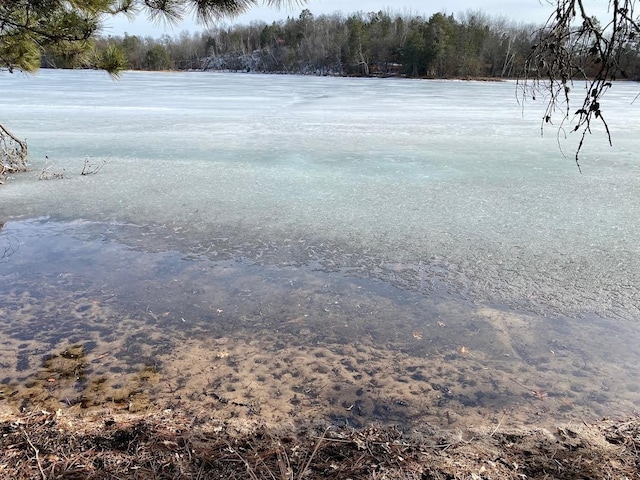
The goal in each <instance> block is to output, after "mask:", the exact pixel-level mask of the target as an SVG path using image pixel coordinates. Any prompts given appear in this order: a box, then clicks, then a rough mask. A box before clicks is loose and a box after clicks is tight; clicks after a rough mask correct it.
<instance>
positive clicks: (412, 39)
mask: <svg viewBox="0 0 640 480" xmlns="http://www.w3.org/2000/svg"><path fill="white" fill-rule="evenodd" d="M540 28H541V27H540V26H536V25H525V24H516V23H514V22H511V21H509V20H508V19H505V18H494V17H489V16H487V15H484V14H483V13H481V12H467V13H466V14H463V15H459V16H458V17H454V16H453V15H447V14H444V13H436V14H434V15H432V16H431V17H429V18H428V19H426V18H423V17H421V16H408V15H399V14H391V13H389V12H384V11H380V12H370V13H363V12H359V13H355V14H351V15H349V16H344V15H343V14H340V13H336V14H333V15H320V16H314V15H313V13H311V12H310V11H309V10H304V11H302V13H301V14H300V15H299V17H298V18H288V19H287V20H283V21H280V22H274V23H272V24H266V23H264V22H254V23H251V24H250V25H234V26H224V27H222V26H221V27H215V28H211V29H209V30H207V31H204V32H199V33H195V34H191V33H188V32H183V33H182V34H180V35H179V36H177V37H170V36H168V35H163V36H162V37H160V38H159V39H153V38H149V37H147V38H142V37H139V36H135V35H125V36H124V37H108V38H102V39H100V40H98V42H97V45H96V50H97V52H98V53H100V52H102V51H105V50H106V49H107V48H113V47H117V48H118V49H119V50H120V51H121V52H122V54H123V55H124V58H125V60H126V64H128V67H129V68H131V69H135V70H170V69H176V70H194V69H201V70H207V69H209V70H232V71H254V72H269V73H276V72H278V73H302V74H321V75H363V76H370V75H380V76H384V75H405V76H410V77H437V78H454V77H455V78H461V77H517V76H519V75H520V74H522V72H523V70H524V66H525V60H526V58H527V56H528V54H529V53H530V52H531V49H532V47H533V45H534V42H535V38H536V37H537V32H539V30H540ZM638 51H639V49H638V48H637V45H630V47H629V51H628V52H626V54H625V57H624V61H625V63H626V71H627V72H628V76H629V77H631V78H638V77H640V56H639V55H638ZM51 65H55V66H64V59H56V58H55V57H54V56H52V55H48V56H47V57H46V59H45V62H44V65H43V66H51ZM585 65H587V67H588V62H585ZM587 74H588V71H587Z"/></svg>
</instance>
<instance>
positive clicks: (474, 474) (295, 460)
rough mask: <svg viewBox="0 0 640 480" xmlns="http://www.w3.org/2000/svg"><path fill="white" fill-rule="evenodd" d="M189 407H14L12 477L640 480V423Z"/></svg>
mask: <svg viewBox="0 0 640 480" xmlns="http://www.w3.org/2000/svg"><path fill="white" fill-rule="evenodd" d="M205 418H206V415H205V416H203V417H201V418H198V417H192V416H184V415H182V414H181V412H180V411H179V410H175V411H174V410H165V411H162V412H146V413H144V414H137V415H131V414H127V415H113V414H111V413H110V412H109V411H108V410H105V411H104V412H103V413H102V414H98V415H93V416H91V417H87V416H82V415H74V414H70V413H69V412H65V413H60V412H58V413H49V412H46V411H33V412H23V413H21V414H19V415H11V414H7V413H6V412H5V414H4V415H3V416H2V419H1V421H0V429H1V430H2V432H3V435H2V437H1V438H0V447H2V448H1V452H2V453H0V466H1V469H2V472H3V475H6V476H7V477H10V478H15V479H17V480H20V479H27V478H53V477H56V478H57V477H58V476H69V475H71V476H73V478H80V477H81V478H107V477H108V478H112V477H115V476H117V477H118V478H142V477H144V478H151V477H153V478H174V479H186V478H222V477H223V476H224V477H225V478H253V479H257V478H283V479H284V478H329V477H331V478H347V477H348V478H362V479H364V478H378V476H382V477H383V478H398V479H413V478H435V479H444V478H502V479H520V478H541V477H543V476H549V475H551V476H554V477H555V478H601V477H604V476H606V477H608V478H632V477H634V476H635V475H637V473H638V471H637V466H636V465H637V464H638V462H639V461H640V455H639V454H638V451H640V448H639V447H640V421H638V419H637V418H634V419H621V420H618V421H612V420H602V421H600V422H597V423H593V424H587V423H582V424H578V423H573V424H569V425H559V426H557V427H556V429H555V430H546V429H542V428H536V427H533V426H532V427H523V428H517V429H514V428H511V427H508V426H506V425H507V424H508V415H507V414H505V415H504V416H503V418H502V420H503V421H504V423H502V421H501V423H500V424H498V425H497V426H490V427H482V426H481V427H477V428H469V429H465V430H455V431H448V430H442V429H434V428H431V427H429V426H425V427H424V428H423V429H422V430H413V431H411V432H403V431H400V430H398V429H396V428H393V427H386V428H385V427H379V426H376V425H370V426H367V427H365V428H361V429H353V428H351V427H349V426H341V427H340V426H331V425H327V424H325V423H322V422H316V421H314V420H313V419H309V420H307V421H300V422H296V423H295V424H282V425H278V426H273V425H265V424H262V423H260V422H259V421H256V422H253V423H248V422H234V421H226V422H222V421H215V420H213V421H210V420H209V421H207V420H205Z"/></svg>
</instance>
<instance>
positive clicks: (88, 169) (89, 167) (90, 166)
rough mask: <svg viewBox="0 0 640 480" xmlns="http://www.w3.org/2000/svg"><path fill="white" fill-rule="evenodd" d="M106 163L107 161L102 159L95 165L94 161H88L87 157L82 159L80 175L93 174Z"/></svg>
mask: <svg viewBox="0 0 640 480" xmlns="http://www.w3.org/2000/svg"><path fill="white" fill-rule="evenodd" d="M106 164H107V161H106V160H103V161H102V163H101V164H99V165H96V164H95V163H91V162H89V159H88V158H87V159H85V161H84V166H83V167H82V172H80V175H95V174H96V173H98V172H99V171H100V170H102V167H104V166H105V165H106Z"/></svg>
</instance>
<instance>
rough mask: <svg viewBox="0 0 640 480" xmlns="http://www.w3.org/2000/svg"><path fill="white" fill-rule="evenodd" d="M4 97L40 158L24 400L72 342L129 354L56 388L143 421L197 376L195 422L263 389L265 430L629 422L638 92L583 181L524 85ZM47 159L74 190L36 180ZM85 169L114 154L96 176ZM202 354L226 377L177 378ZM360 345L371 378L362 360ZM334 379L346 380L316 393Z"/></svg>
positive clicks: (617, 99) (278, 82) (19, 319)
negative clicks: (501, 421)
mask: <svg viewBox="0 0 640 480" xmlns="http://www.w3.org/2000/svg"><path fill="white" fill-rule="evenodd" d="M0 86H1V87H2V89H3V91H4V92H5V95H3V98H2V104H1V108H2V114H3V115H2V117H3V120H2V121H3V122H4V123H5V124H6V125H7V126H9V127H10V128H11V130H12V131H14V132H15V133H16V134H18V135H19V136H21V137H26V139H27V141H28V143H29V148H30V157H31V161H32V167H33V170H32V172H30V173H27V174H23V175H19V176H16V177H15V179H13V180H12V181H11V182H9V183H8V184H6V185H4V186H3V187H2V189H1V190H0V222H5V226H4V229H3V230H2V231H1V232H2V234H1V235H0V242H1V243H0V254H1V253H2V252H3V251H6V252H7V254H5V256H4V259H3V260H2V261H0V278H2V279H3V282H2V284H3V286H2V287H0V293H1V294H2V298H3V300H0V310H1V311H2V314H3V317H4V318H5V320H4V324H3V326H2V330H3V333H4V335H6V338H7V341H6V342H5V353H4V354H3V355H4V356H5V357H6V361H5V359H3V365H5V368H6V370H7V372H6V376H5V379H4V380H3V385H6V387H5V390H4V393H2V392H1V391H0V395H4V396H5V397H6V399H7V401H9V399H11V398H25V397H26V396H28V395H26V394H25V393H24V391H23V390H21V388H22V387H21V385H23V384H33V382H34V380H32V379H33V378H36V379H39V380H38V381H40V383H41V384H44V385H45V387H51V385H56V386H57V385H59V381H60V378H59V377H60V376H61V373H60V368H58V370H55V369H54V370H52V369H51V358H50V357H51V355H56V354H60V352H64V351H66V350H65V348H68V346H69V345H77V344H80V345H83V346H84V350H83V352H85V353H86V354H87V355H94V356H95V355H97V356H100V355H102V354H103V353H105V352H106V351H107V349H108V351H109V352H114V353H112V354H111V355H110V356H109V357H106V356H105V357H100V358H94V359H93V360H91V361H88V362H81V363H83V365H84V364H85V363H86V366H88V368H85V367H86V366H85V367H83V372H84V373H83V375H82V378H83V379H85V377H86V379H85V380H82V381H80V379H79V377H80V376H78V375H75V376H74V375H71V380H70V383H69V385H67V386H66V388H68V389H72V390H75V391H80V392H81V394H80V396H79V397H78V398H80V397H83V398H84V400H82V401H78V402H75V401H70V400H69V394H68V392H66V390H65V389H64V388H62V387H60V389H61V390H60V391H59V392H57V393H56V392H52V388H45V390H46V391H47V392H48V393H47V395H45V397H47V398H49V397H51V398H57V399H58V401H64V402H66V404H69V405H71V404H73V405H76V404H78V403H82V404H87V403H91V404H92V405H94V404H95V405H98V404H100V402H101V401H102V400H100V398H102V397H100V395H97V394H96V391H98V390H100V392H101V395H103V397H104V398H107V399H111V400H110V401H115V400H114V398H119V399H120V400H122V401H123V402H124V403H127V402H125V399H129V400H127V401H128V405H129V407H130V406H131V403H132V402H131V401H130V399H131V398H134V397H136V395H141V394H142V393H144V395H146V398H148V400H149V401H150V402H152V403H153V402H160V400H159V399H160V398H163V399H164V400H165V401H166V397H167V396H168V397H173V398H175V396H176V394H175V392H176V391H177V390H179V389H178V387H177V386H176V385H180V388H181V389H183V390H184V391H185V392H189V393H188V394H187V393H184V394H181V396H180V398H181V399H182V401H183V402H185V403H188V404H189V405H201V406H202V408H210V405H209V406H208V407H207V402H210V403H211V402H213V403H214V404H215V403H216V401H218V403H219V398H218V397H222V396H224V398H225V399H230V398H231V399H232V401H231V405H235V407H236V408H239V409H240V410H242V409H243V408H244V407H242V405H248V404H249V403H250V402H248V401H247V400H246V397H247V395H249V397H251V395H254V396H255V397H256V398H257V400H255V402H256V403H261V404H262V405H263V407H264V408H262V409H260V412H259V414H260V415H263V416H264V415H266V413H265V412H266V411H270V412H274V411H277V412H280V414H282V415H285V413H286V414H289V415H293V414H296V415H298V414H299V415H303V414H305V412H307V413H308V411H315V410H313V409H316V410H317V412H316V413H317V414H319V415H327V416H330V417H331V418H335V419H336V421H349V422H351V423H357V422H362V421H364V420H363V419H378V420H380V419H382V420H389V421H407V419H408V420H411V421H439V422H443V423H447V424H451V423H455V422H458V421H465V422H466V423H469V422H483V421H484V422H487V421H488V422H491V421H495V419H496V415H497V416H498V418H499V416H500V414H501V412H503V411H506V410H507V409H509V411H512V412H513V411H515V410H517V411H518V412H520V413H521V418H519V420H520V421H540V411H544V412H545V413H546V415H547V416H548V418H550V419H551V418H553V419H557V418H561V417H566V418H578V417H580V416H584V415H603V414H609V413H612V412H613V413H616V414H618V413H619V414H628V413H630V412H633V410H634V409H635V405H636V403H637V401H638V400H639V398H638V391H639V388H640V387H638V385H637V382H636V380H635V378H637V374H638V371H637V365H639V364H640V363H638V357H639V356H640V351H639V350H638V348H637V346H636V345H638V327H637V325H638V320H639V319H640V292H639V291H638V290H639V287H640V278H639V277H640V255H639V254H640V242H639V240H640V223H639V222H638V218H640V215H639V213H640V212H639V208H638V205H639V203H640V202H638V198H640V196H639V194H640V176H639V175H638V173H639V172H640V162H639V161H638V159H637V155H636V153H637V151H638V146H639V144H638V142H639V140H638V138H640V136H639V134H640V122H639V120H638V118H640V117H638V116H637V115H635V114H636V109H637V108H638V107H637V105H636V104H632V103H631V102H632V100H633V98H634V97H635V95H636V93H637V92H636V85H635V84H619V85H616V86H615V89H614V90H613V91H612V92H611V94H610V95H609V102H610V103H609V111H608V116H607V119H608V121H609V125H610V127H611V129H612V131H613V134H614V138H613V140H614V146H613V147H609V146H608V145H607V144H606V138H605V136H604V133H603V132H602V131H601V129H600V128H595V129H594V131H595V134H594V136H593V137H590V138H589V139H588V142H587V146H586V147H585V150H584V153H583V156H582V162H581V164H582V174H581V173H579V171H578V169H577V168H576V166H575V163H574V162H573V159H572V154H571V152H572V151H573V150H572V149H573V148H574V147H575V142H576V141H577V139H576V138H573V137H571V136H569V138H568V139H567V140H565V139H560V142H559V138H558V137H557V136H556V131H554V130H547V131H546V132H545V136H544V137H540V135H539V117H540V114H541V108H542V106H541V105H540V104H536V103H530V104H527V105H525V108H524V110H523V108H522V106H521V105H519V104H518V102H517V98H516V96H517V86H516V85H515V83H512V82H501V83H482V82H452V81H412V80H398V79H385V80H380V79H343V78H317V77H308V78H307V77H290V76H257V75H256V76H254V75H240V74H211V73H171V74H169V73H162V74H153V73H126V74H125V75H124V76H123V78H122V80H120V81H117V82H114V81H112V80H110V79H109V78H108V77H107V76H106V75H104V74H101V73H99V72H56V71H53V72H52V71H43V72H41V73H40V74H38V75H37V76H35V77H25V76H20V75H8V74H3V75H2V76H1V77H0ZM559 143H560V145H561V146H562V148H563V149H564V151H566V152H568V155H569V157H568V158H565V157H563V156H562V154H561V152H560V149H559V145H558V144H559ZM45 156H47V157H48V160H47V162H48V163H47V165H50V166H51V168H53V169H55V170H56V171H62V169H64V172H65V176H66V177H67V178H66V179H64V180H50V181H38V179H37V178H38V175H39V174H40V171H41V170H42V168H44V166H45V160H44V159H45ZM86 158H89V159H90V161H91V162H92V163H96V164H98V163H100V162H102V161H106V162H107V164H106V166H105V167H104V168H103V170H101V171H100V172H99V173H98V174H97V175H89V176H81V175H80V171H81V170H82V166H83V164H84V161H85V159H86ZM107 346H108V347H107ZM231 346H233V348H231ZM247 348H248V349H249V350H247ZM252 348H253V349H254V350H255V351H254V350H251V349H252ZM349 348H355V350H353V351H351V350H349V351H347V350H348V349H349ZM292 349H293V350H292ZM318 349H321V350H318ZM345 349H347V350H345ZM367 349H369V350H367ZM294 350H295V354H294V353H292V352H293V351H294ZM265 351H266V352H270V353H269V355H268V356H269V357H271V358H272V359H273V358H276V357H278V355H282V361H281V362H277V363H278V364H281V365H285V366H283V367H282V368H283V369H284V370H283V371H282V372H281V373H280V374H278V375H280V377H279V378H276V377H277V375H276V376H274V379H275V380H276V383H280V384H282V385H289V387H290V390H291V392H293V393H291V392H289V396H287V394H286V393H285V394H282V395H281V397H282V398H283V400H282V403H283V404H286V405H287V408H284V407H283V406H282V404H276V403H269V402H273V398H276V397H277V396H276V395H275V393H274V392H275V391H271V390H269V388H272V387H273V385H271V384H269V382H266V381H261V380H255V379H256V378H258V379H260V378H263V377H265V375H266V376H269V375H271V374H272V373H273V371H276V370H277V367H274V366H273V365H270V366H269V368H266V367H264V368H266V370H265V371H261V372H257V370H255V368H257V367H256V366H255V364H253V363H251V362H249V363H247V361H248V360H247V359H249V358H253V357H254V356H256V355H261V354H264V352H265ZM100 352H102V353H100ZM115 352H117V353H115ZM189 352H199V356H198V358H199V359H200V362H204V364H205V365H209V366H211V365H214V366H215V365H217V364H216V362H219V361H224V362H226V363H224V366H220V365H218V366H216V367H215V370H216V372H217V373H216V375H213V373H211V374H210V376H206V375H205V376H203V375H204V374H203V373H202V372H203V371H204V370H203V368H202V365H200V367H199V368H198V369H197V371H191V372H190V373H184V370H185V369H187V370H188V368H187V365H190V364H194V362H196V360H195V359H194V358H192V355H193V354H192V353H189ZM234 352H236V353H235V354H234ZM252 352H253V353H252ZM85 353H83V355H84V354H85ZM374 353H375V354H374ZM47 355H48V357H47ZM227 355H228V356H227ZM359 355H360V356H362V362H361V363H362V364H363V365H364V364H367V363H369V364H370V365H374V364H375V365H377V367H376V369H378V370H376V371H377V373H376V371H366V368H365V367H363V366H358V365H351V363H349V365H351V366H350V367H349V366H347V367H344V365H345V363H344V362H345V359H349V358H351V359H357V358H360V357H359ZM67 356H68V355H67ZM398 356H401V357H402V358H401V359H400V360H399V357H398ZM45 357H46V358H45ZM235 357H238V358H237V359H236V360H234V361H229V360H228V359H229V358H232V359H233V358H235ZM56 358H66V357H65V356H64V355H63V356H62V357H56ZM104 358H113V363H107V364H105V363H104V360H103V359H104ZM287 358H293V359H296V358H297V359H298V360H297V361H294V360H292V361H288V360H286V359H287ZM29 359H31V360H29ZM319 359H322V362H323V363H322V362H321V363H322V365H320V366H316V367H317V368H316V367H313V365H316V363H317V362H319V361H320V360H319ZM180 362H182V363H180ZM243 362H244V363H243ZM265 362H266V361H263V362H262V363H258V365H263V366H264V365H267V364H268V362H266V363H265ZM196 363H197V362H196ZM249 364H250V365H249ZM176 365H182V366H181V367H180V368H181V370H180V371H181V372H183V373H181V374H178V373H177V372H178V367H177V366H176ZM292 365H293V366H292ZM296 365H297V366H296ZM336 365H342V367H341V368H343V367H344V368H346V371H345V372H342V373H340V374H339V373H336V372H333V374H331V372H332V369H335V368H336ZM394 365H395V367H394ZM398 365H401V366H402V367H401V368H400V371H397V370H398V368H399V367H398ZM150 366H151V367H152V369H153V372H154V375H155V376H156V377H157V378H156V377H153V378H154V379H155V381H152V380H153V379H151V380H150V379H149V378H147V377H148V375H146V374H144V375H143V374H141V373H140V372H143V373H144V372H146V371H147V370H146V369H148V368H149V367H150ZM17 367H20V368H17ZM74 368H76V370H77V366H76V367H74ZM211 368H213V367H211ZM296 368H297V369H299V370H300V371H299V372H298V375H297V376H294V375H293V373H291V372H294V373H295V371H296ZM394 368H395V370H394ZM43 369H44V370H43ZM287 369H288V370H287ZM292 369H293V370H292ZM314 369H315V370H314ZM363 369H364V370H363ZM62 370H64V369H62ZM325 370H326V372H325ZM352 370H353V371H352ZM360 370H362V371H360ZM374 370H375V369H374ZM16 371H17V372H18V373H15V372H16ZM52 371H53V372H54V373H52ZM12 372H13V373H12ZM20 372H22V373H20ZM323 372H324V373H323ZM354 372H355V373H354ZM351 373H353V375H355V376H356V377H357V376H360V378H356V380H353V379H351V378H350V377H349V378H347V377H346V376H345V375H348V374H351ZM134 374H135V375H138V376H140V375H142V376H143V377H144V378H145V382H148V383H149V385H147V386H146V387H140V386H139V385H138V384H139V382H138V383H136V382H137V380H136V379H135V378H134V379H132V377H131V375H134ZM51 375H53V376H54V377H55V378H53V380H58V383H56V382H55V381H51V382H49V380H51V378H52V377H51ZM119 375H120V376H122V375H124V376H123V377H122V378H120V376H119ZM127 375H128V376H127ZM211 375H213V377H215V378H213V377H212V376H211ZM274 375H275V374H274ZM283 375H284V376H285V377H286V376H287V375H289V376H290V382H289V383H287V382H283V380H282V378H283ZM331 375H333V377H331ZM318 376H319V377H318ZM76 377H78V378H76ZM89 378H94V379H95V378H99V379H101V381H100V382H99V383H98V385H99V388H98V387H96V386H95V385H93V384H92V383H91V381H90V380H89ZM104 378H109V381H106V380H104ZM136 378H138V377H136ZM234 378H237V379H238V381H233V379H234ZM247 378H253V379H254V381H253V383H254V384H256V385H260V386H262V390H260V389H258V388H257V387H255V386H254V387H251V388H252V390H251V391H252V392H253V393H251V394H248V393H247V387H246V383H243V381H240V380H246V379H247ZM286 378H289V377H286ZM318 378H322V379H323V380H322V382H323V384H324V385H332V387H331V388H329V387H326V388H325V390H323V392H324V393H320V392H316V391H315V390H313V389H312V388H310V387H305V385H306V384H305V382H307V384H309V385H316V384H317V383H318V381H319V380H318ZM177 379H180V380H177ZM301 379H304V381H303V380H301ZM427 379H428V380H427ZM30 382H31V383H30ZM47 382H49V383H50V384H51V385H48V384H47ZM154 382H155V383H154ZM353 382H355V383H356V386H358V385H359V386H358V388H356V387H355V386H354V387H353V392H352V391H350V390H349V388H348V386H349V385H351V384H352V383H353ZM385 382H386V383H385ZM249 383H251V382H249ZM124 384H127V385H131V384H135V385H136V387H135V388H129V389H125V390H126V392H125V393H121V394H119V396H118V395H116V394H115V393H114V392H115V391H118V390H119V391H123V385H124ZM166 384H170V385H172V386H171V387H166ZM422 384H424V385H422ZM92 385H93V386H92ZM421 385H422V386H421ZM107 387H108V388H107ZM214 387H215V388H217V389H222V391H224V395H222V394H220V393H215V395H212V394H211V392H210V391H209V393H208V394H207V389H209V390H211V389H212V388H214ZM33 388H36V387H35V386H34V385H32V386H31V387H28V386H27V393H29V392H31V393H30V394H31V397H30V398H33V396H34V394H33V391H32V390H33ZM109 388H111V390H109ZM215 388H214V389H215ZM29 389H31V390H29ZM96 389H97V390H96ZM203 389H204V390H205V393H204V394H203V393H202V390H203ZM283 389H284V387H283ZM89 390H90V391H92V392H93V396H92V395H89V394H88V393H87V392H88V391H89ZM62 391H65V392H66V393H65V397H64V399H62V400H60V398H62V393H61V392H62ZM216 391H218V390H216ZM327 391H331V392H334V393H332V394H331V395H330V394H328V393H326V392H327ZM14 392H19V393H14ZM141 392H142V393H141ZM196 392H199V393H198V394H197V395H196ZM256 392H261V393H256ZM335 392H338V393H335ZM358 392H360V394H359V395H357V393H358ZM363 392H364V393H363ZM367 392H369V395H368V394H367ZM371 392H374V393H375V395H374V393H371ZM394 392H395V393H394ZM281 393H282V392H281ZM12 395H13V397H12ZM198 395H200V397H202V395H204V398H200V397H198ZM234 395H235V396H234ZM291 395H293V396H291ZM349 395H351V397H353V398H351V397H350V396H349ZM187 397H188V398H189V400H188V402H187V400H185V399H186V398H187ZM196 397H198V398H196ZM369 397H371V398H369ZM89 398H91V399H92V400H91V401H89V400H88V399H89ZM136 398H137V397H136ZM267 398H269V400H267ZM277 398H280V397H277ZM418 398H420V399H422V400H420V401H418V400H417V399H418ZM65 399H66V400H65ZM470 399H473V400H470ZM49 400H51V399H50V398H49ZM43 401H44V400H43ZM234 402H235V403H234ZM301 402H302V403H301ZM305 402H306V403H305ZM358 402H360V403H358ZM416 402H418V403H419V405H416ZM405 403H406V404H408V405H410V407H407V406H406V405H405ZM236 404H237V405H236ZM216 405H217V404H216ZM238 405H240V406H238ZM252 405H253V404H252ZM354 405H355V407H353V406H354ZM85 406H86V405H85ZM218 406H219V405H218ZM224 406H225V408H226V410H224V412H226V413H228V412H227V411H228V410H229V408H230V407H229V402H225V403H224ZM305 406H306V407H307V410H305V409H304V408H303V407H305ZM219 407H220V406H219ZM349 407H351V408H349ZM516 407H517V408H516ZM289 408H290V409H291V410H288V409H289ZM407 408H410V409H411V413H410V412H408V411H407ZM308 409H311V410H308ZM220 410H221V412H219V414H221V415H222V414H223V412H222V408H220ZM245 410H246V408H245ZM254 410H255V409H254ZM254 410H252V412H253V414H258V413H256V412H255V411H254ZM282 412H285V413H282ZM292 412H293V413H292ZM236 414H237V412H236ZM234 415H235V414H234ZM477 415H479V417H480V418H479V419H478V418H475V417H474V416H477ZM514 415H515V414H514ZM470 416H471V417H472V418H471V419H469V417H470ZM276 417H277V416H276ZM356 417H357V418H356Z"/></svg>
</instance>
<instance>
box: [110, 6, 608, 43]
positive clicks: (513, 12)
mask: <svg viewBox="0 0 640 480" xmlns="http://www.w3.org/2000/svg"><path fill="white" fill-rule="evenodd" d="M608 3H609V2H608V0H587V1H586V5H588V6H591V7H590V8H591V10H590V12H593V15H597V16H603V15H606V12H607V5H608ZM303 8H307V9H309V10H310V11H311V12H312V13H313V14H314V15H320V14H330V13H333V12H336V11H341V12H343V13H345V14H349V13H353V12H358V11H363V12H372V11H375V12H377V11H379V10H389V11H391V12H392V13H410V14H415V15H423V16H425V17H426V18H428V17H429V16H431V15H432V14H434V13H436V12H446V13H452V14H454V15H458V14H459V13H463V12H466V11H468V10H480V11H482V12H484V13H486V14H488V15H491V16H501V17H506V18H509V19H512V20H513V21H515V22H524V23H536V24H541V23H544V21H545V20H546V19H547V18H548V17H549V15H550V14H551V13H552V12H553V10H554V7H553V5H550V4H549V2H548V0H448V1H447V0H396V1H390V0H386V1H384V0H383V1H368V0H308V1H307V2H306V4H305V5H304V6H299V7H295V8H293V9H280V10H278V9H273V8H266V7H258V8H254V9H252V10H251V11H250V12H249V13H247V14H245V15H243V16H241V17H238V18H236V19H233V20H225V21H221V22H220V24H227V25H228V24H231V23H242V24H248V23H251V22H253V21H265V22H267V23H271V22H273V21H277V20H281V19H286V18H287V17H288V16H290V17H298V15H299V14H300V12H301V11H302V9H303ZM184 30H188V31H191V32H195V31H200V30H204V27H203V26H202V25H198V24H197V23H196V22H194V21H193V19H187V20H185V21H183V22H182V23H180V24H178V25H175V26H173V27H168V26H166V25H163V24H153V23H150V22H148V21H147V20H146V18H145V17H144V15H142V16H139V17H138V18H137V19H136V20H135V21H133V22H131V21H129V20H128V19H127V18H124V17H118V18H116V19H114V20H110V21H109V24H108V25H107V27H106V28H105V30H104V31H103V33H104V34H106V35H122V34H124V33H125V32H127V33H129V34H130V35H142V36H151V37H159V36H160V35H163V34H165V33H166V34H169V35H171V36H173V35H177V34H179V33H180V32H182V31H184Z"/></svg>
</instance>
